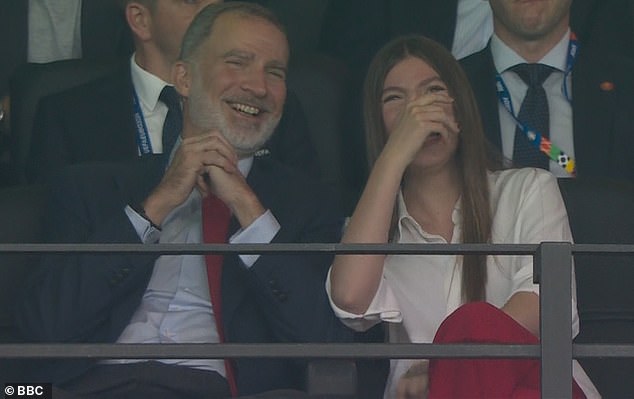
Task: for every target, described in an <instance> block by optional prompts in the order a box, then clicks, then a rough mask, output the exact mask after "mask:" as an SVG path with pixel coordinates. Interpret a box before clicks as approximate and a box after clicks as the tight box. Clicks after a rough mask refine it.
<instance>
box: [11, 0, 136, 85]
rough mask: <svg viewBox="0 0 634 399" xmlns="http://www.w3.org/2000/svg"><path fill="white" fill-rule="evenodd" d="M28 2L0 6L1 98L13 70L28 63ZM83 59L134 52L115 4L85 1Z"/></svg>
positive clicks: (19, 0)
mask: <svg viewBox="0 0 634 399" xmlns="http://www.w3.org/2000/svg"><path fill="white" fill-rule="evenodd" d="M28 7H29V2H28V0H7V1H3V2H2V6H0V8H1V10H2V12H0V37H1V38H3V39H2V40H0V56H1V57H2V62H0V96H1V95H2V94H3V93H4V92H5V91H6V90H7V87H8V86H7V85H8V81H9V77H10V76H11V73H12V72H13V70H14V69H15V68H16V67H17V66H18V65H20V64H22V63H25V62H26V60H27V43H28V37H29V36H28ZM80 18H81V21H82V23H81V40H82V43H81V45H82V58H86V59H104V58H111V57H116V56H123V55H127V54H130V53H131V50H132V40H131V37H130V32H129V30H128V28H127V26H126V23H125V20H124V19H123V16H122V13H121V12H120V11H119V9H118V7H117V5H116V4H115V2H113V1H103V0H83V1H82V10H81V17H80Z"/></svg>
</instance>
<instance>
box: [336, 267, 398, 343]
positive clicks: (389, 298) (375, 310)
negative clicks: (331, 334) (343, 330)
mask: <svg viewBox="0 0 634 399" xmlns="http://www.w3.org/2000/svg"><path fill="white" fill-rule="evenodd" d="M331 270H332V267H331V268H330V270H328V276H327V278H326V292H327V293H328V300H329V301H330V306H331V307H332V310H333V311H334V312H335V315H336V316H337V317H338V318H340V319H341V322H342V323H343V324H345V325H346V326H348V327H350V328H352V329H353V330H356V331H365V330H367V329H369V328H370V327H372V326H373V325H375V324H377V323H379V322H381V321H385V322H388V323H401V322H402V321H403V316H402V314H401V310H400V308H399V306H398V302H397V300H396V297H395V296H394V293H393V292H392V289H391V288H390V286H389V284H388V283H387V282H386V280H385V278H384V277H383V278H381V282H380V283H379V288H378V290H377V291H376V294H375V295H374V298H373V299H372V302H371V303H370V306H369V307H368V310H366V311H365V313H363V314H355V313H350V312H347V311H345V310H343V309H341V308H339V307H338V306H337V305H336V304H335V303H334V302H333V301H332V295H331V291H330V290H331V288H330V272H331Z"/></svg>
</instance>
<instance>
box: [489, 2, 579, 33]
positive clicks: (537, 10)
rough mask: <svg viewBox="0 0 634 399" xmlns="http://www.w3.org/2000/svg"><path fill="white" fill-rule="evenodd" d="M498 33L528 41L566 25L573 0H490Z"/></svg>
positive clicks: (564, 27)
mask: <svg viewBox="0 0 634 399" xmlns="http://www.w3.org/2000/svg"><path fill="white" fill-rule="evenodd" d="M489 3H490V4H491V9H492V10H493V19H494V24H495V29H496V33H498V35H500V34H501V33H502V34H507V35H511V36H512V37H514V38H516V39H521V40H525V41H534V40H539V39H540V38H542V37H545V36H547V35H548V34H550V33H552V32H553V31H556V30H562V29H567V27H568V23H569V18H568V17H569V13H570V5H571V3H572V0H489Z"/></svg>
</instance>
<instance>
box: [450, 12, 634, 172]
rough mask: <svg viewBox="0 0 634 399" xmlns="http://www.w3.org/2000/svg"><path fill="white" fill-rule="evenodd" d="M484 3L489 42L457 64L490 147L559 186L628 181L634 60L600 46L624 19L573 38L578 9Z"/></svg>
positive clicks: (633, 138)
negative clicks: (561, 180) (567, 181)
mask: <svg viewBox="0 0 634 399" xmlns="http://www.w3.org/2000/svg"><path fill="white" fill-rule="evenodd" d="M488 3H489V4H490V6H491V9H492V12H493V22H494V35H493V37H492V38H491V42H490V44H489V45H488V46H487V47H486V48H485V49H484V50H482V51H480V52H478V53H476V54H473V55H471V56H469V57H467V58H464V59H462V60H461V63H462V65H463V67H464V69H465V71H466V73H467V75H468V77H469V80H470V82H471V85H472V87H473V90H474V92H475V95H476V99H477V101H478V106H479V108H480V112H481V115H482V119H483V124H484V131H485V134H486V136H487V138H488V139H489V140H490V141H491V142H492V143H493V144H494V145H495V147H497V148H498V149H500V150H501V151H502V153H503V154H504V156H505V157H506V158H507V159H509V160H512V162H513V163H514V164H516V165H520V166H536V167H540V168H544V169H547V170H550V171H551V172H552V173H553V174H555V175H556V176H558V177H573V176H581V177H584V176H609V177H615V178H622V179H627V180H630V181H634V165H633V164H632V162H630V161H629V157H630V153H631V152H632V151H633V150H634V118H633V117H632V113H631V112H630V110H632V109H634V94H632V93H634V77H633V76H632V73H631V71H632V70H633V68H634V57H632V53H631V52H629V51H628V47H627V46H626V45H625V44H624V45H623V46H620V50H621V51H619V52H615V51H614V49H613V44H610V45H607V42H606V38H610V37H613V36H614V35H612V34H610V33H609V32H611V31H610V29H611V25H610V24H612V23H613V24H617V25H618V23H619V22H620V21H621V20H617V21H612V22H610V23H608V22H607V21H606V20H604V19H598V20H597V21H594V24H589V25H592V29H589V28H588V29H582V28H580V29H581V31H579V32H576V31H575V30H574V29H576V28H574V25H575V24H573V22H574V21H571V18H572V14H571V9H573V10H574V5H575V4H576V3H577V1H574V2H573V1H572V0H547V1H539V2H519V1H506V0H490V1H489V2H488ZM586 3H587V2H584V1H581V2H580V4H581V5H583V4H586ZM614 4H615V3H614V2H606V3H605V4H601V5H600V6H597V7H598V8H599V10H602V13H600V14H598V15H599V16H603V15H607V14H606V13H607V12H608V11H610V7H615V5H614ZM601 7H603V8H601ZM621 8H624V7H621ZM577 9H578V10H579V9H580V6H578V7H577ZM625 11H626V10H624V9H623V10H621V13H622V15H623V16H624V17H628V16H629V15H630V14H629V13H627V12H625ZM630 23H631V22H630ZM577 25H579V24H577ZM571 26H572V28H571ZM630 27H631V25H630Z"/></svg>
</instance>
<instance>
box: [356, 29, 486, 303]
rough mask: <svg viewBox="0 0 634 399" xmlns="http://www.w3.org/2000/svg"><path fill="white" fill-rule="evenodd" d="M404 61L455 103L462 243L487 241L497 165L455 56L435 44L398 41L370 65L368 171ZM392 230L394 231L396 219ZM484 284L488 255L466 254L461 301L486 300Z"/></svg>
mask: <svg viewBox="0 0 634 399" xmlns="http://www.w3.org/2000/svg"><path fill="white" fill-rule="evenodd" d="M408 57H416V58H419V59H421V60H423V61H424V62H425V63H427V64H428V65H429V66H431V67H432V68H433V69H434V70H435V71H436V72H437V73H438V74H439V75H440V78H441V79H442V80H443V82H444V83H445V84H446V85H447V87H448V89H449V95H450V96H451V97H453V98H454V107H455V115H456V120H457V122H458V124H459V125H460V129H461V130H460V135H459V144H458V149H457V151H456V154H455V157H456V162H457V165H458V169H459V172H460V179H461V187H462V213H463V217H462V242H463V243H487V242H490V239H491V208H490V203H489V186H488V179H487V170H488V169H489V168H492V167H494V166H495V165H494V163H493V161H492V160H491V159H490V157H489V149H488V144H487V141H486V138H485V136H484V132H483V128H482V122H481V120H480V114H479V112H478V107H477V105H476V101H475V98H474V95H473V91H472V90H471V86H470V84H469V81H468V79H467V77H466V75H465V73H464V71H463V70H462V68H461V67H460V64H459V63H458V62H457V61H456V60H455V59H454V57H453V56H452V55H451V54H450V53H449V52H448V51H447V50H446V49H445V48H444V47H442V46H441V45H440V44H438V43H436V42H434V41H433V40H430V39H427V38H425V37H423V36H418V35H410V36H403V37H399V38H396V39H394V40H392V41H391V42H390V43H388V44H386V45H385V46H384V47H383V48H382V49H381V50H380V51H379V52H378V53H377V54H376V56H375V57H374V59H373V60H372V63H371V64H370V67H369V69H368V74H367V76H366V80H365V85H364V94H363V103H364V104H363V116H364V122H365V131H366V144H367V155H368V163H369V167H370V169H371V168H372V166H373V165H374V162H375V161H376V159H377V158H378V156H379V154H380V153H381V151H382V150H383V147H384V146H385V143H386V141H387V132H386V131H385V123H384V121H383V112H382V104H381V94H382V91H383V85H384V82H385V78H386V76H387V74H388V73H389V72H390V70H391V69H392V68H393V67H394V66H395V65H396V64H398V63H399V62H400V61H402V60H404V59H405V58H408ZM395 215H396V214H395ZM392 226H393V228H394V227H395V226H396V218H395V217H393V220H392ZM393 234H394V229H392V233H391V235H392V236H393ZM486 279H487V273H486V255H465V256H464V259H463V268H462V298H463V300H464V301H466V302H472V301H478V300H483V299H484V298H485V296H486V292H485V286H486Z"/></svg>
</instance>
